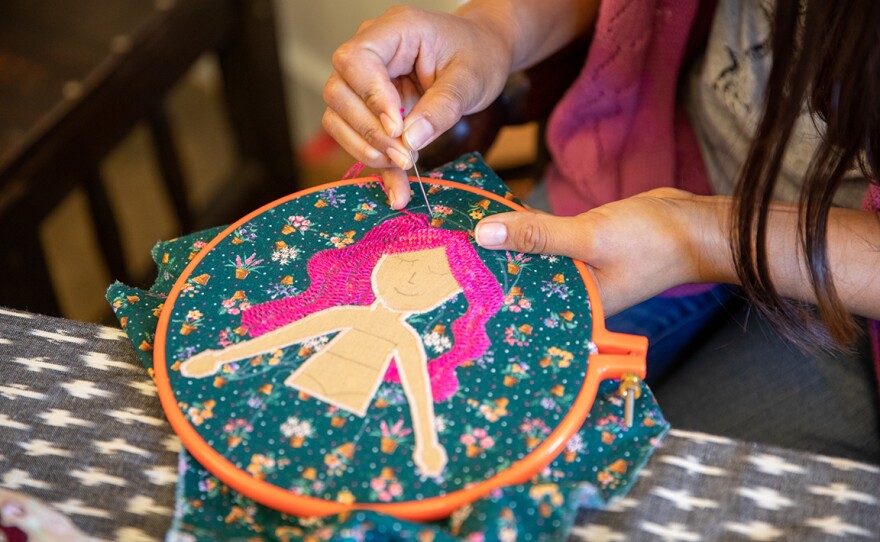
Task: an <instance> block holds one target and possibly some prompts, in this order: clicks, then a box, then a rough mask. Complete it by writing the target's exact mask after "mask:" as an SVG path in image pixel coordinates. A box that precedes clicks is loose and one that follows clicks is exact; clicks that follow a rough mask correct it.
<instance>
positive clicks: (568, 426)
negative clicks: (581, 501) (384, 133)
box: [155, 179, 643, 519]
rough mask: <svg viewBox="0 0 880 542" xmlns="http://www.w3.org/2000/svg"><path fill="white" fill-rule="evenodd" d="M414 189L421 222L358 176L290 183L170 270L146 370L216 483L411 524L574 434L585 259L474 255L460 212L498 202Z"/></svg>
mask: <svg viewBox="0 0 880 542" xmlns="http://www.w3.org/2000/svg"><path fill="white" fill-rule="evenodd" d="M428 189H429V193H430V196H429V197H430V201H431V204H432V207H433V209H432V211H433V213H432V214H431V215H429V214H428V213H427V212H426V211H427V209H426V208H425V207H424V206H421V207H419V206H411V207H410V212H407V213H398V212H394V211H390V210H389V209H388V207H387V205H386V204H385V195H384V192H383V191H382V187H381V186H380V184H379V183H378V182H377V181H375V180H371V179H359V180H355V181H349V182H342V183H334V184H332V185H326V186H325V187H321V188H319V189H316V190H314V191H310V192H307V193H300V194H295V195H293V196H291V197H289V198H286V199H283V200H280V201H278V202H275V203H273V204H270V205H268V206H266V207H264V208H262V209H260V210H258V211H257V212H255V213H252V214H251V215H249V216H248V217H245V219H243V220H241V221H239V222H237V223H236V224H234V225H233V226H231V227H230V228H227V229H226V230H225V231H224V232H222V233H221V234H220V235H218V236H217V237H216V238H215V239H214V240H213V241H211V242H210V243H209V244H208V246H206V247H205V248H204V249H203V250H202V251H201V252H200V253H199V255H198V256H197V257H196V258H195V259H194V260H193V262H192V263H191V264H190V265H189V267H188V268H187V270H186V271H184V273H183V274H182V276H181V277H180V278H179V279H178V281H177V283H176V285H175V287H174V289H173V290H172V292H171V295H170V296H169V298H168V300H167V302H166V304H165V309H164V311H163V313H162V317H161V318H160V322H159V326H158V330H157V338H156V339H157V340H156V358H155V370H156V380H157V384H158V386H159V390H160V396H161V397H162V401H163V405H164V407H165V410H166V412H167V414H168V417H169V420H170V421H171V423H172V425H173V426H174V428H175V430H176V431H177V432H178V434H179V435H180V436H181V437H182V439H183V441H184V444H185V445H186V447H187V449H188V450H189V451H190V452H191V453H192V454H193V455H194V456H195V457H196V459H198V460H199V462H200V463H201V464H202V465H203V466H205V467H206V468H207V469H208V470H209V471H211V472H212V473H213V474H215V475H216V476H217V477H218V478H220V479H221V480H222V481H224V482H225V483H227V484H229V485H230V486H232V487H233V488H235V489H236V490H238V491H240V492H241V493H242V494H244V495H246V496H248V497H251V498H253V499H255V500H257V501H259V502H261V503H263V504H267V505H269V506H271V507H273V508H276V509H278V510H281V511H283V512H287V513H292V514H298V515H324V514H328V513H335V512H339V511H342V510H345V509H347V508H348V507H354V508H366V509H376V510H379V511H385V512H389V513H392V514H394V515H398V516H400V517H409V518H420V519H427V518H431V517H440V516H442V515H445V514H448V513H450V512H451V511H452V510H454V509H456V508H457V507H459V506H461V505H463V504H466V503H467V502H468V501H469V500H473V499H474V498H477V497H479V496H481V495H483V494H485V493H486V492H488V491H489V490H491V489H492V488H494V487H499V486H501V485H507V484H511V483H519V482H523V481H525V480H527V479H528V478H530V477H531V476H532V475H534V474H536V473H537V472H538V471H539V470H540V469H541V468H542V467H543V466H544V465H546V464H547V463H549V461H551V460H552V459H553V457H555V455H556V454H558V453H559V452H561V451H562V449H563V448H564V446H565V443H566V441H567V440H568V438H569V437H570V436H571V435H572V434H573V433H574V432H575V431H576V430H577V429H579V428H580V425H581V423H582V422H583V419H584V418H585V417H586V411H588V410H589V404H590V403H591V402H592V398H593V397H592V396H593V395H594V394H595V392H596V390H595V387H593V388H592V389H590V388H591V387H590V386H587V385H585V382H586V381H587V380H588V368H589V366H590V364H592V363H593V362H592V361H590V362H589V363H588V360H589V359H590V356H591V354H592V355H594V358H593V359H596V357H595V354H596V353H597V347H596V345H595V344H594V342H593V340H594V335H593V331H594V320H593V317H594V312H596V311H594V307H593V306H592V305H591V304H596V303H597V300H595V299H591V298H590V295H589V291H588V289H589V288H591V287H592V283H591V282H590V279H589V276H588V275H587V274H586V273H585V269H584V268H583V266H582V265H581V264H578V263H576V262H573V261H572V260H570V259H567V258H560V257H555V256H530V255H525V254H519V253H511V252H498V251H487V250H484V249H481V248H479V247H478V246H477V245H476V244H475V243H474V241H473V237H472V231H473V227H474V225H475V224H476V222H477V221H478V220H479V219H481V218H482V217H483V216H485V215H488V214H493V213H498V212H506V211H510V210H511V207H515V205H514V204H512V203H510V202H507V201H506V200H505V199H504V198H501V197H499V196H496V195H494V194H491V193H488V192H483V191H480V190H475V189H473V188H471V187H466V186H464V185H459V184H457V183H452V182H446V181H440V180H432V181H431V182H430V184H429V185H428ZM598 314H599V315H600V316H601V312H600V311H599V312H598ZM596 327H597V328H602V326H601V323H600V324H599V325H598V326H596ZM603 331H604V329H603ZM642 363H643V356H642ZM626 367H627V368H631V364H630V365H627V366H626ZM585 408H586V410H585Z"/></svg>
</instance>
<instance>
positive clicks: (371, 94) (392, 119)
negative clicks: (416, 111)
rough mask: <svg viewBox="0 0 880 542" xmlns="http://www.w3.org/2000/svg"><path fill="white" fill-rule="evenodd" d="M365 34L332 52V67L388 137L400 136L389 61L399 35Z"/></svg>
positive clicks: (397, 104) (397, 108)
mask: <svg viewBox="0 0 880 542" xmlns="http://www.w3.org/2000/svg"><path fill="white" fill-rule="evenodd" d="M364 34H365V35H364V36H362V37H360V38H357V39H355V40H352V41H349V42H346V43H344V44H342V45H341V46H340V47H339V48H338V49H337V50H336V52H334V53H333V59H332V62H333V69H334V70H336V72H337V73H338V74H339V76H340V77H341V78H342V79H343V80H344V81H345V82H346V83H347V84H348V86H349V87H351V89H352V90H353V91H354V92H355V94H357V96H358V97H359V99H360V100H361V101H362V102H363V103H364V104H365V105H366V107H367V108H368V109H369V110H370V111H372V112H373V114H374V115H375V116H376V118H378V119H379V121H380V122H381V124H382V126H383V129H384V130H385V133H386V134H387V135H388V136H389V137H400V134H401V132H402V130H403V120H402V119H401V118H400V95H399V94H398V93H397V89H396V88H395V87H394V83H392V77H391V75H390V74H389V72H388V63H389V62H390V61H391V59H392V58H393V57H394V53H395V51H396V49H397V46H398V45H399V43H397V42H399V38H397V39H395V38H394V37H393V36H388V37H386V38H379V39H378V40H377V39H370V38H369V37H367V36H366V34H369V30H367V31H365V32H364Z"/></svg>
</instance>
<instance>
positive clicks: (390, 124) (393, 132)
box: [379, 113, 400, 137]
mask: <svg viewBox="0 0 880 542" xmlns="http://www.w3.org/2000/svg"><path fill="white" fill-rule="evenodd" d="M379 120H380V121H381V122H382V127H383V128H385V133H386V134H388V137H397V136H398V135H399V134H398V133H397V132H398V130H399V129H400V123H399V122H395V121H394V119H392V118H391V117H389V116H388V115H386V114H385V113H381V114H380V115H379Z"/></svg>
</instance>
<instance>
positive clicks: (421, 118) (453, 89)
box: [403, 70, 488, 150]
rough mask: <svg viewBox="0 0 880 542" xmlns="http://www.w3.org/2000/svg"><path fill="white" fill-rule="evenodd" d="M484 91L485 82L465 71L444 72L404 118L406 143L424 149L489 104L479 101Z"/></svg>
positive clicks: (417, 148)
mask: <svg viewBox="0 0 880 542" xmlns="http://www.w3.org/2000/svg"><path fill="white" fill-rule="evenodd" d="M482 94H483V87H482V84H481V83H480V82H479V81H478V80H477V78H471V77H470V76H469V75H468V74H467V73H466V72H464V71H463V70H457V71H456V70H449V71H448V72H446V73H444V74H443V76H442V77H440V78H438V79H437V80H436V81H434V83H433V84H432V85H430V86H428V87H427V88H426V90H425V93H424V95H423V96H422V97H421V99H420V100H419V101H418V103H417V104H416V105H415V106H414V107H413V110H412V111H411V112H410V114H409V115H408V116H407V117H406V119H405V120H404V128H403V140H404V142H405V143H406V144H407V146H408V147H409V148H411V149H413V150H421V149H422V148H424V147H425V145H427V144H428V143H430V142H431V141H433V140H434V139H436V138H437V137H438V136H439V135H440V134H442V133H443V132H445V131H446V130H448V129H450V128H451V127H452V126H454V125H455V123H456V122H458V121H459V120H460V119H461V117H462V115H463V114H465V113H470V112H473V111H476V110H478V109H480V108H481V107H483V106H484V105H488V104H483V103H476V102H479V101H480V100H479V99H478V97H479V96H481V95H482ZM472 102H474V103H472Z"/></svg>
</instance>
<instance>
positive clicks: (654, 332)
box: [605, 284, 737, 385]
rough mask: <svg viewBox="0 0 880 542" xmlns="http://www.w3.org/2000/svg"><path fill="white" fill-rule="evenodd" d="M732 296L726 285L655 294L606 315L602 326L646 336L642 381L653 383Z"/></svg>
mask: <svg viewBox="0 0 880 542" xmlns="http://www.w3.org/2000/svg"><path fill="white" fill-rule="evenodd" d="M736 299H737V296H736V293H735V289H734V288H733V287H732V286H729V285H726V284H718V285H715V286H713V287H712V288H711V289H710V290H708V291H706V292H703V293H698V294H695V295H687V296H664V295H661V296H656V297H652V298H651V299H648V300H647V301H643V302H642V303H639V304H638V305H635V306H633V307H630V308H629V309H626V310H624V311H622V312H620V313H618V314H615V315H614V316H611V317H609V318H608V319H606V321H605V327H607V328H608V329H609V330H611V331H617V332H619V333H629V334H632V335H643V336H645V337H647V338H648V359H647V365H648V374H647V378H646V379H645V380H646V382H648V384H651V385H654V384H656V383H658V382H660V381H661V380H662V379H663V378H664V377H665V376H666V375H668V374H669V372H670V370H672V369H673V368H674V367H675V366H676V364H677V363H678V362H679V361H680V360H681V358H682V355H683V354H685V353H686V352H688V351H689V350H692V349H693V348H694V346H695V344H696V343H697V342H699V341H700V340H701V339H703V338H705V337H706V335H707V334H708V333H709V331H710V330H711V328H712V327H713V326H714V325H716V324H717V322H718V321H719V319H720V318H722V317H723V316H724V315H726V314H729V311H730V310H731V305H734V304H735V300H736Z"/></svg>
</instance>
